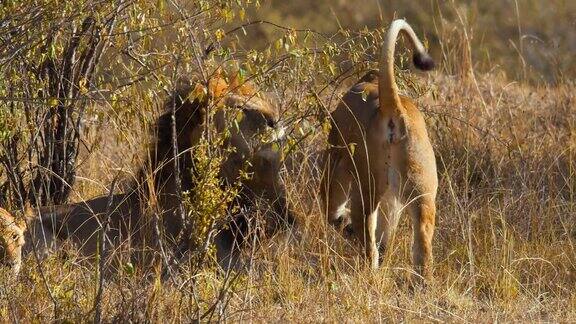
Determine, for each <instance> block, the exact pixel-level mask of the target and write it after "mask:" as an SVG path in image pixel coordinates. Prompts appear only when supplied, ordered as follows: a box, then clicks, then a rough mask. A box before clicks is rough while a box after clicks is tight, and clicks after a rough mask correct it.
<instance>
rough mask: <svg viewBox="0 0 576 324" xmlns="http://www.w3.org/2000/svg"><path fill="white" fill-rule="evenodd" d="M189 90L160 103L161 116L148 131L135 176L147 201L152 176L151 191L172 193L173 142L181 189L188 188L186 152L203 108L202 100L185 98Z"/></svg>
mask: <svg viewBox="0 0 576 324" xmlns="http://www.w3.org/2000/svg"><path fill="white" fill-rule="evenodd" d="M191 90H192V87H191V86H189V85H186V86H183V87H181V88H180V89H178V90H176V91H175V92H174V93H173V94H172V95H171V96H170V97H169V98H168V99H167V100H166V101H165V103H164V112H163V113H162V114H160V116H158V118H157V119H156V123H155V125H154V127H153V128H152V137H153V140H152V141H151V144H150V146H149V148H148V151H147V153H146V156H145V162H144V165H142V166H141V167H140V169H139V170H138V174H137V179H136V182H137V183H136V186H138V187H140V190H141V192H142V194H144V195H145V196H144V197H145V198H148V197H149V195H150V194H151V190H150V189H152V188H149V178H150V176H151V175H153V181H154V182H153V183H154V190H153V192H155V193H156V194H158V193H159V192H160V191H164V190H165V189H167V190H168V191H173V190H174V189H175V188H173V184H171V183H170V182H171V181H173V179H174V174H175V168H174V167H175V164H174V146H173V139H174V138H176V142H177V144H178V150H177V151H178V155H179V158H178V165H179V170H180V178H181V179H182V189H183V190H187V189H190V187H191V183H192V180H191V175H190V174H189V172H185V171H184V170H187V169H190V167H191V164H192V159H191V155H190V153H189V152H187V150H189V149H190V147H191V146H192V145H193V143H191V137H192V132H193V131H195V130H196V131H197V130H198V127H199V126H200V125H201V123H202V108H203V107H204V106H205V105H206V104H207V101H206V100H203V101H200V100H198V99H195V100H193V101H190V99H189V98H188V96H189V94H190V92H191ZM173 107H174V109H175V117H176V136H174V135H173V132H172V108H173Z"/></svg>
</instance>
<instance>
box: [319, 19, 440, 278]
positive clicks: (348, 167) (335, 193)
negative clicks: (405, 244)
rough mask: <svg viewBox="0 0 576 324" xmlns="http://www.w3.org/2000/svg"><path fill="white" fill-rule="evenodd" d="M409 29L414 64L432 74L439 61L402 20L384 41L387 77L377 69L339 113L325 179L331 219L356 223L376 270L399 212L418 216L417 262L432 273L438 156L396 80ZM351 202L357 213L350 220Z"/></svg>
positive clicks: (354, 90)
mask: <svg viewBox="0 0 576 324" xmlns="http://www.w3.org/2000/svg"><path fill="white" fill-rule="evenodd" d="M400 32H404V34H405V35H406V36H408V39H409V40H410V43H411V45H412V48H413V51H414V57H413V59H414V64H415V65H416V67H418V68H420V69H422V70H430V69H432V68H433V66H434V63H433V61H432V59H431V58H430V56H429V55H428V54H427V53H426V50H425V49H424V46H423V45H422V43H421V42H420V40H419V39H418V37H417V36H416V34H415V33H414V31H413V30H412V28H411V27H410V25H408V23H406V22H405V21H404V20H403V19H399V20H395V21H394V22H393V23H392V25H391V26H390V29H389V30H388V33H387V35H386V38H385V40H384V44H383V46H382V49H381V56H380V61H379V70H380V71H379V72H375V71H372V72H369V73H368V74H366V75H365V76H364V77H362V78H361V79H360V80H359V81H358V82H357V83H356V84H355V85H354V86H353V87H352V88H351V89H350V90H349V91H348V92H347V93H346V94H345V95H344V97H343V98H342V100H341V102H340V103H339V105H338V107H337V108H336V110H335V111H334V112H333V113H332V114H331V124H332V129H331V131H330V134H329V138H328V142H329V144H330V147H329V149H328V150H327V157H326V166H325V171H324V174H323V179H322V190H323V191H322V192H323V194H322V197H323V198H324V199H325V200H324V206H323V207H324V208H325V213H326V215H327V218H328V221H329V222H330V223H331V224H334V225H336V226H340V227H345V226H346V225H347V223H348V222H350V221H351V224H350V226H348V227H347V229H348V230H351V232H352V233H353V235H354V236H356V237H357V238H358V240H359V241H360V242H362V243H363V244H364V246H365V251H366V255H367V257H368V258H369V261H370V265H371V267H372V268H373V269H376V268H378V266H379V262H380V261H381V260H379V259H380V256H379V250H378V248H377V245H378V244H379V248H380V250H382V251H383V250H384V249H385V248H386V245H387V243H388V240H389V238H390V236H391V235H392V233H393V232H394V230H395V227H396V224H397V222H398V214H399V213H400V211H401V210H403V209H406V210H407V211H408V212H409V214H410V215H411V216H412V226H413V232H414V234H413V235H414V237H413V239H414V241H413V249H412V252H413V262H414V265H415V268H416V271H417V272H418V273H419V274H420V275H421V276H424V277H429V275H430V264H431V262H432V235H433V233H434V222H435V214H436V204H435V199H436V189H437V186H438V179H437V175H436V162H435V157H434V151H433V150H432V145H431V144H430V140H429V138H428V133H427V131H426V125H425V122H424V118H423V116H422V114H421V113H420V111H419V110H418V109H417V108H416V106H415V104H414V103H413V101H412V100H411V99H410V98H407V97H404V96H400V95H399V94H398V87H397V85H396V82H395V80H394V48H395V43H396V39H397V37H398V34H399V33H400ZM348 203H349V216H350V218H347V217H346V215H345V214H346V211H347V208H346V206H347V204H348Z"/></svg>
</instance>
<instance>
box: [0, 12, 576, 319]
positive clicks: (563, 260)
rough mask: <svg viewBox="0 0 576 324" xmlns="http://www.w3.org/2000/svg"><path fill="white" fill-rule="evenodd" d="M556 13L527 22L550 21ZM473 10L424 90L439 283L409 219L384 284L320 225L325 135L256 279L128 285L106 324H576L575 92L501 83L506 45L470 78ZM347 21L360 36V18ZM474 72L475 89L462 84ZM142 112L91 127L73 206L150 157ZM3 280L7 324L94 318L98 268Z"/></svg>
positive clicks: (33, 270) (29, 268)
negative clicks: (434, 169)
mask: <svg viewBox="0 0 576 324" xmlns="http://www.w3.org/2000/svg"><path fill="white" fill-rule="evenodd" d="M386 2H390V3H391V2H393V1H386ZM529 2H530V4H531V5H532V6H537V5H542V4H544V2H540V4H538V3H537V2H534V1H529ZM502 3H504V2H502ZM511 3H512V2H507V4H508V5H510V4H511ZM562 3H564V2H562ZM566 3H567V4H565V6H568V7H569V6H570V3H569V2H566ZM341 4H345V2H344V1H342V2H341ZM452 5H453V4H452ZM414 6H417V5H414ZM408 7H409V6H407V9H406V10H409V9H410V8H408ZM561 7H562V6H558V7H554V8H553V9H554V10H552V9H550V10H549V11H538V10H533V11H534V12H541V13H542V16H543V17H545V18H546V19H547V20H548V18H547V17H550V15H553V14H554V13H555V10H556V11H557V10H560V9H558V8H561ZM264 10H268V9H266V8H264ZM475 10H476V11H474V12H476V13H478V17H479V18H478V19H477V20H476V25H475V24H474V23H470V24H467V23H465V22H462V24H461V25H459V24H458V23H454V21H457V20H456V19H454V20H452V23H453V25H450V26H443V27H442V26H441V28H444V29H441V30H438V33H439V34H441V35H440V36H439V37H442V39H444V43H442V45H441V48H440V49H438V53H439V54H441V55H444V56H445V57H444V58H443V61H442V64H441V66H442V68H443V69H442V71H439V72H436V73H433V74H432V76H431V77H430V78H427V79H424V78H422V79H419V80H418V81H417V83H419V84H423V85H425V86H424V88H426V89H428V91H425V94H424V95H423V96H422V97H420V98H418V103H419V106H420V108H421V109H422V110H423V111H424V112H425V115H426V117H427V123H428V131H429V133H430V136H431V138H432V142H433V145H434V148H435V152H436V156H437V162H438V167H439V168H438V173H439V179H440V187H439V193H438V200H437V205H438V220H437V230H436V234H435V239H434V243H433V246H434V254H435V266H434V273H435V280H434V281H433V282H432V283H430V284H429V286H428V287H426V288H425V289H421V288H417V289H415V290H414V289H412V288H411V287H410V284H409V282H408V278H409V276H410V274H411V271H412V270H411V263H410V251H411V230H410V222H409V219H408V217H403V218H402V220H401V224H400V226H399V230H398V232H397V234H396V237H395V239H394V242H393V244H392V245H391V246H392V248H391V251H390V253H389V255H388V256H387V258H386V260H385V263H384V265H383V268H382V269H381V270H380V271H378V272H376V273H374V272H371V271H370V270H369V269H367V267H366V265H365V264H364V262H363V258H362V257H361V253H360V252H359V251H358V250H357V247H356V246H355V245H354V244H350V243H349V242H347V241H346V240H345V239H344V238H343V237H341V236H340V235H339V234H337V233H336V232H335V231H334V230H333V229H331V228H330V227H329V226H328V225H326V224H325V222H324V219H323V217H322V216H321V214H320V208H319V204H320V197H318V192H319V190H318V185H319V178H320V176H319V175H320V172H321V171H320V159H321V152H322V150H323V148H324V145H325V136H326V134H325V133H324V132H322V131H317V132H313V133H312V134H311V135H310V136H307V137H304V138H303V140H302V142H300V143H299V145H298V146H297V149H296V150H295V151H293V152H291V155H290V156H289V158H288V160H287V161H286V169H285V170H284V171H283V175H282V176H283V178H284V181H285V183H286V186H287V189H288V196H289V201H290V205H291V207H292V208H293V209H294V211H295V213H296V214H297V216H298V222H297V226H296V227H295V228H294V229H293V230H292V231H291V232H290V233H282V234H279V235H277V236H275V237H272V238H269V239H263V240H261V241H259V242H257V243H256V244H254V245H253V246H252V247H251V248H250V249H247V251H245V252H246V257H247V258H249V259H251V260H252V263H251V264H250V266H249V267H248V268H247V269H245V270H243V271H240V272H239V273H238V274H233V275H232V279H234V280H230V279H231V276H230V275H229V274H228V275H227V274H222V273H220V272H218V271H217V270H215V269H213V268H210V267H207V268H206V269H204V270H202V271H201V272H200V273H198V274H196V275H195V276H194V277H192V276H191V275H190V274H191V272H189V271H187V270H186V267H184V270H182V271H181V273H179V274H178V275H177V276H176V278H173V279H174V280H167V281H163V282H162V281H160V280H158V279H157V278H156V277H154V278H152V279H150V278H146V279H145V278H142V276H141V274H140V273H138V272H136V273H134V272H133V271H132V270H131V269H124V270H123V271H120V272H119V273H117V274H115V275H114V276H113V277H112V278H110V280H107V282H106V284H105V287H104V294H103V300H102V307H103V314H104V320H105V321H110V322H111V321H119V322H126V321H129V320H130V321H133V322H144V321H151V322H165V321H166V322H191V321H193V320H195V319H198V318H199V317H201V315H202V314H205V313H206V311H208V310H211V307H212V306H213V305H214V303H215V302H216V301H220V303H219V304H218V305H216V306H215V308H214V309H212V310H213V312H212V311H211V312H208V313H206V314H209V315H207V316H206V317H204V318H202V321H210V320H227V321H253V322H269V321H295V322H342V321H346V322H384V321H386V322H388V321H458V322H460V321H468V322H478V321H479V322H493V321H522V322H529V321H530V322H532V321H545V322H549V321H551V322H576V290H575V289H574V288H575V287H576V94H575V93H576V85H575V84H574V83H573V82H571V81H569V80H568V78H565V77H564V76H563V75H562V76H559V77H558V78H557V79H556V78H555V77H554V78H553V77H550V78H552V79H554V81H555V82H557V85H555V86H536V85H533V84H534V83H532V85H529V84H528V82H513V81H510V80H511V79H510V78H509V77H507V76H506V74H507V75H516V73H511V72H510V70H515V71H517V72H518V71H519V70H520V65H516V68H513V67H511V66H513V65H512V64H509V63H510V62H511V61H517V60H518V59H519V56H517V55H516V56H513V57H512V56H510V57H508V56H507V54H509V53H504V54H502V53H503V52H505V49H504V48H505V46H504V45H502V43H500V42H498V41H496V40H490V39H489V40H484V38H483V37H476V38H475V39H474V40H473V42H476V44H478V42H479V43H480V44H487V45H486V46H492V47H491V48H490V50H495V51H494V52H496V53H498V54H497V57H496V58H494V60H495V61H498V62H500V63H501V64H503V65H506V66H504V69H503V70H501V69H499V68H494V66H495V64H492V61H491V59H492V58H484V59H483V60H481V61H482V62H481V63H477V65H482V67H484V66H487V67H488V68H484V69H482V70H483V71H485V72H483V73H481V72H478V71H476V70H475V69H476V68H477V67H476V65H475V64H474V62H472V59H474V61H475V62H478V61H479V59H478V57H480V56H481V55H484V53H488V52H489V51H484V50H483V47H481V46H478V48H475V47H474V46H472V50H473V53H471V54H472V57H468V59H470V61H466V57H467V56H469V55H466V53H468V54H470V53H469V52H466V51H467V50H468V51H469V50H470V43H469V42H467V41H466V39H465V35H464V34H463V33H462V28H461V27H463V26H462V25H464V27H468V28H469V29H474V30H475V32H476V35H477V36H478V35H482V32H481V31H479V27H478V26H483V27H485V28H488V29H489V28H494V27H495V26H496V25H493V24H492V22H493V21H492V22H491V21H488V22H486V21H485V20H486V19H488V18H487V17H491V16H489V15H487V14H485V12H486V10H488V9H486V8H484V6H482V5H479V6H478V8H476V9H475ZM495 10H497V11H498V8H496V9H495ZM523 10H524V9H523ZM525 10H530V8H528V9H525ZM359 11H361V10H359ZM384 11H385V12H386V10H384ZM488 11H490V10H488ZM311 12H312V13H315V11H313V10H312V11H311ZM362 12H363V11H362ZM455 12H456V11H455ZM372 14H373V11H372V10H369V13H368V15H372ZM454 14H455V13H453V15H454ZM502 14H504V13H502ZM565 14H566V15H569V12H567V13H565ZM522 15H523V16H522V17H525V16H526V14H525V13H524V12H522ZM271 17H272V18H274V16H273V15H272V16H271ZM324 18H326V17H323V19H324ZM349 19H360V20H361V21H365V20H363V19H364V18H362V17H361V15H360V18H357V17H350V18H349ZM494 19H496V18H494ZM329 20H331V21H333V18H332V17H330V18H329ZM304 22H307V21H306V20H305V21H304ZM426 23H430V24H432V22H430V21H428V22H423V24H426ZM513 23H514V22H513ZM525 23H528V20H523V24H525ZM507 25H511V24H507ZM512 25H513V24H512ZM306 26H307V25H306ZM430 26H431V25H429V26H428V27H430ZM454 26H456V27H454ZM310 27H311V26H310ZM449 27H450V28H449ZM558 28H560V29H562V28H564V27H563V25H559V27H558ZM428 29H429V30H430V29H431V28H428ZM543 29H545V31H546V32H547V33H552V32H555V31H556V30H557V29H554V28H552V27H550V28H548V27H546V28H543ZM507 33H508V34H510V33H511V32H510V28H508V29H507ZM570 35H573V34H570ZM506 37H507V36H506ZM570 37H571V36H570ZM447 39H450V41H452V43H449V42H448V40H447ZM494 44H496V45H494ZM473 45H474V43H473ZM527 46H536V45H527ZM554 50H555V51H556V50H558V49H554ZM526 51H527V52H528V54H529V51H530V49H526ZM559 51H560V50H559ZM438 53H437V54H438ZM566 53H568V54H569V52H567V51H562V55H563V56H562V59H561V60H560V59H559V61H562V62H565V60H564V58H565V56H564V54H566ZM486 55H488V54H486ZM511 57H512V58H511ZM521 58H522V57H520V59H521ZM552 61H553V60H552ZM552 61H545V63H543V64H548V63H550V62H552ZM539 62H544V61H542V60H540V61H539ZM573 63H574V62H573V61H569V62H568V63H566V64H565V66H566V67H567V71H568V70H570V71H573ZM550 64H552V63H550ZM296 68H297V67H294V69H296ZM556 68H557V69H561V68H562V67H560V66H557V67H556ZM470 70H472V71H476V73H472V74H468V73H467V72H468V71H470ZM486 71H487V72H486ZM557 72H558V71H548V73H550V74H554V75H555V74H556V73H557ZM297 73H300V71H298V72H297ZM297 73H296V72H295V74H297ZM567 73H568V74H569V73H570V72H567ZM518 74H522V73H520V72H518ZM453 75H456V76H453ZM524 81H526V80H524ZM296 86H302V87H305V86H306V84H305V83H303V84H297V85H296ZM296 86H294V87H296ZM344 88H345V87H341V88H339V90H343V89H344ZM291 90H292V91H291V93H290V91H288V95H289V96H292V100H293V101H298V99H302V98H298V95H299V94H300V93H303V92H304V91H302V89H296V88H294V89H291ZM135 98H137V97H135ZM287 101H288V100H287ZM287 101H286V102H287ZM327 102H328V100H327ZM332 103H334V102H333V101H332ZM140 104H142V103H141V102H139V101H138V100H135V101H134V102H133V103H131V107H130V108H129V109H128V110H129V111H131V112H133V111H139V110H138V109H140V108H139V105H140ZM331 106H333V105H331ZM146 107H147V108H150V109H144V110H143V111H142V112H141V113H140V112H139V113H137V114H136V117H134V116H133V115H130V116H132V117H134V118H127V117H126V116H122V115H114V114H115V112H113V113H112V115H113V116H112V118H111V120H112V121H113V122H112V123H109V124H106V125H105V126H103V125H101V122H96V123H95V125H94V126H93V127H94V128H93V129H92V131H91V133H90V132H89V133H88V136H87V139H86V142H87V144H88V146H89V147H91V144H93V143H98V144H97V145H95V146H94V147H91V149H90V150H89V152H88V151H85V152H82V158H83V161H84V162H83V164H82V166H81V168H80V169H79V170H80V171H79V176H80V178H79V180H78V181H77V183H76V185H75V189H74V190H75V191H74V193H73V194H72V195H71V199H72V200H74V201H78V200H82V199H87V198H90V197H93V196H95V195H98V194H104V193H106V188H107V186H108V184H109V183H110V182H111V180H112V178H113V177H114V175H115V174H116V173H117V172H118V169H121V170H123V171H124V172H125V173H126V177H127V178H129V177H130V174H131V173H130V172H131V170H132V167H133V166H134V165H137V164H138V158H139V152H141V149H142V148H143V145H144V144H145V142H146V141H144V140H143V138H145V135H144V134H146V132H147V130H146V127H142V125H149V122H150V116H149V115H150V111H152V110H153V107H150V105H148V106H146ZM124 109H125V107H124ZM287 115H288V117H291V116H290V112H287ZM285 117H286V116H285ZM312 127H315V128H316V129H321V126H320V125H312ZM40 269H42V271H43V273H44V274H45V275H46V278H47V280H46V283H44V280H43V279H42V276H41V274H40ZM236 275H237V276H236ZM2 276H3V277H2V278H1V279H0V280H2V285H1V286H0V319H2V320H3V321H17V320H20V321H22V322H30V321H39V322H45V321H53V320H69V321H72V322H85V321H89V320H91V318H92V317H93V304H94V299H95V296H96V291H97V284H98V276H97V272H96V267H94V266H93V265H91V264H90V263H87V262H83V261H82V260H79V259H78V257H76V254H75V253H74V251H73V250H63V251H61V252H60V253H58V254H57V255H53V256H50V257H49V258H48V259H47V260H45V261H44V262H43V263H42V264H41V265H40V266H39V265H38V264H37V263H36V261H35V260H34V258H33V257H32V256H28V257H27V260H26V262H25V264H24V270H23V271H22V273H21V275H20V277H19V278H18V279H17V280H13V279H10V278H8V277H7V276H6V275H5V274H2ZM47 288H49V290H50V291H48V289H47Z"/></svg>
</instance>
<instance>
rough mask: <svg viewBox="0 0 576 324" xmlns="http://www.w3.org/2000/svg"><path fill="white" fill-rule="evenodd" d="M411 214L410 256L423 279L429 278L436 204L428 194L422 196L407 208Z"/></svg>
mask: <svg viewBox="0 0 576 324" xmlns="http://www.w3.org/2000/svg"><path fill="white" fill-rule="evenodd" d="M408 211H409V213H410V215H411V216H412V229H413V232H414V242H413V245H412V258H413V262H414V267H415V269H416V271H417V272H418V274H419V275H421V276H422V277H424V278H425V279H430V278H431V275H432V274H431V266H432V237H433V235H434V226H435V222H436V204H435V203H434V200H433V199H432V198H430V197H429V196H423V197H421V198H418V199H417V200H416V201H414V202H412V203H411V204H410V206H409V208H408Z"/></svg>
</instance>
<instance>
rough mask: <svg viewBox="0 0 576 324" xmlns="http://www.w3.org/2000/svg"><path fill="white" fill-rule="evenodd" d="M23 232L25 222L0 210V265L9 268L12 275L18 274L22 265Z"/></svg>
mask: <svg viewBox="0 0 576 324" xmlns="http://www.w3.org/2000/svg"><path fill="white" fill-rule="evenodd" d="M25 231H26V223H25V222H23V221H22V220H17V219H16V218H15V217H14V216H12V214H10V213H9V212H8V211H6V210H5V209H2V208H0V264H3V265H6V266H8V267H10V268H11V270H12V272H13V273H14V274H17V273H18V271H19V270H20V266H21V264H22V253H21V250H22V246H23V245H24V232H25Z"/></svg>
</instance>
